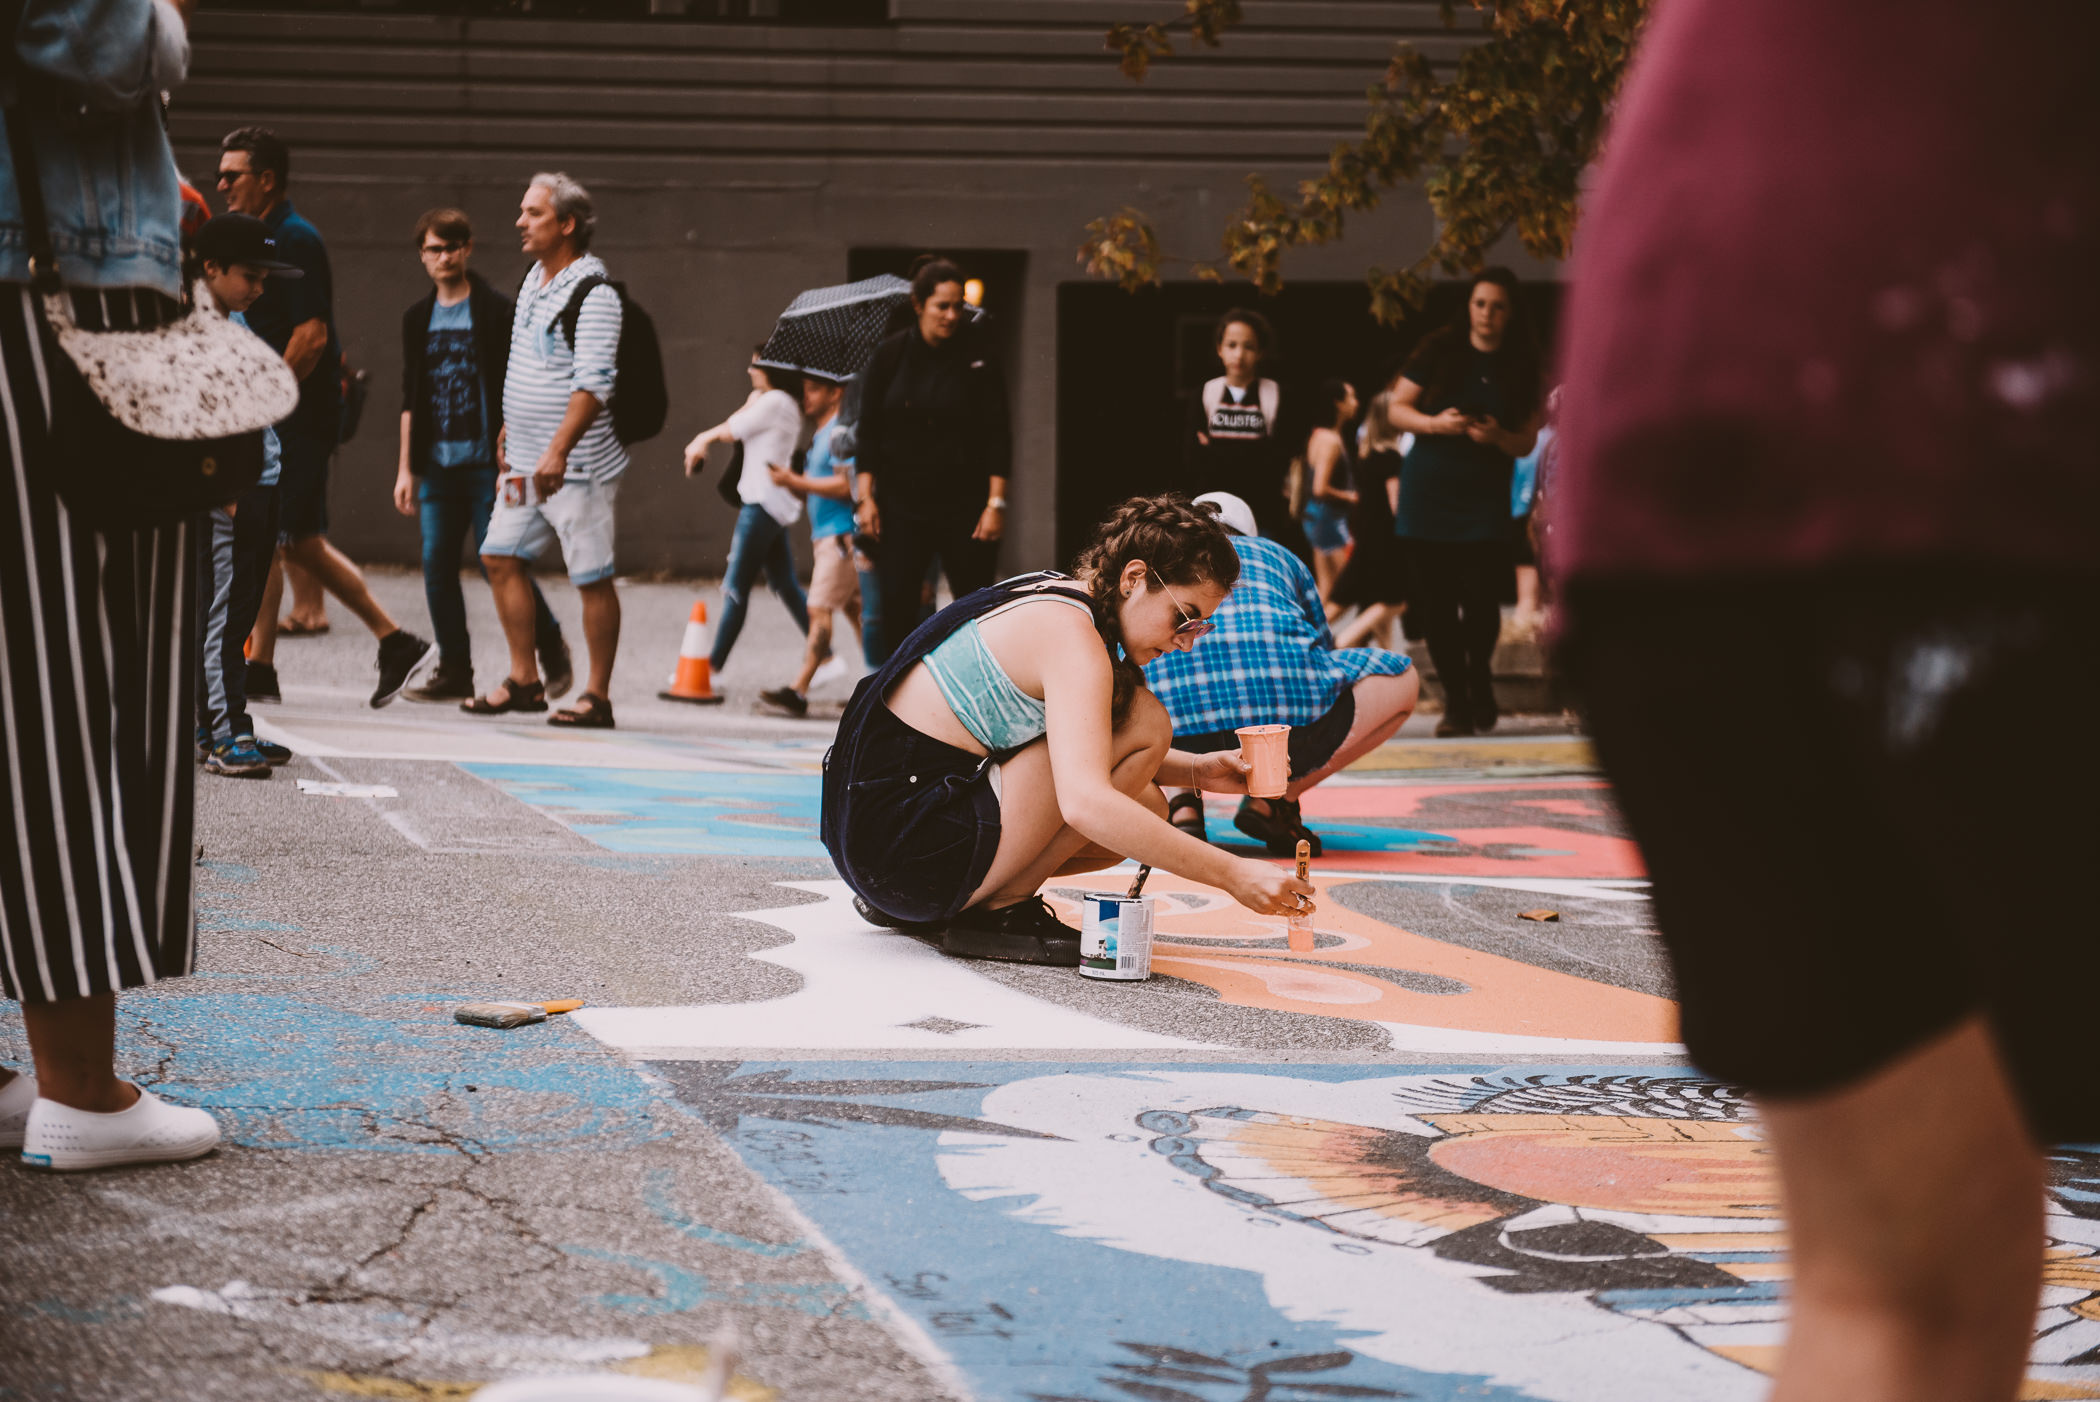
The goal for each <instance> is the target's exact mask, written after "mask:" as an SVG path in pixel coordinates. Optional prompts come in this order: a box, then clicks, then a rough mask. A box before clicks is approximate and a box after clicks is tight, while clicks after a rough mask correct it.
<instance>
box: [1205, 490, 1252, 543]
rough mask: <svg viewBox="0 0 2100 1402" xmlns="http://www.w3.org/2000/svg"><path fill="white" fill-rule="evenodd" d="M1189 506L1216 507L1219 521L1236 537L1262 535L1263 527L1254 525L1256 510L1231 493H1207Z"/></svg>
mask: <svg viewBox="0 0 2100 1402" xmlns="http://www.w3.org/2000/svg"><path fill="white" fill-rule="evenodd" d="M1189 505H1191V506H1210V507H1215V508H1216V509H1217V515H1218V520H1219V521H1220V522H1221V523H1223V525H1224V527H1225V529H1226V530H1228V531H1231V532H1232V533H1233V534H1234V535H1250V536H1251V535H1260V534H1261V527H1260V526H1257V525H1255V524H1254V508H1253V507H1251V506H1249V505H1247V503H1246V502H1244V501H1241V500H1240V499H1239V498H1238V497H1236V496H1234V495H1233V494H1232V493H1230V492H1205V493H1204V494H1203V495H1202V496H1200V497H1197V498H1196V499H1195V500H1194V501H1192V502H1190V503H1189Z"/></svg>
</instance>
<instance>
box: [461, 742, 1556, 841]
mask: <svg viewBox="0 0 2100 1402" xmlns="http://www.w3.org/2000/svg"><path fill="white" fill-rule="evenodd" d="M461 767H462V768H464V769H466V770H467V771H469V772H470V773H472V774H475V775H477V776H479V777H481V778H483V779H486V780H488V781H489V782H490V783H492V784H494V785H495V786H496V787H498V788H500V789H502V790H503V792H505V793H507V794H509V795H510V796H511V797H512V798H515V799H517V800H518V801H519V802H521V803H528V804H530V805H532V806H533V807H535V808H538V809H540V810H541V811H542V812H544V813H546V814H547V815H548V816H549V817H551V818H553V819H555V820H556V821H557V822H559V823H561V824H562V825H563V826H564V827H567V828H569V829H570V830H571V831H574V832H576V833H579V834H581V835H582V836H584V837H587V838H589V839H590V840H591V841H592V842H595V843H597V844H598V845H599V846H600V847H603V848H606V849H608V850H610V851H613V852H621V853H632V854H636V855H641V856H676V855H684V856H710V857H807V858H812V859H814V860H817V861H828V860H829V858H828V856H827V854H826V853H825V851H824V847H823V844H822V843H820V842H819V841H818V840H817V820H818V816H819V810H820V807H821V804H822V780H821V778H820V777H819V776H817V775H815V774H808V775H803V774H696V773H679V772H675V771H671V772H666V771H662V770H646V769H585V768H571V767H568V766H562V765H540V764H466V765H462V766H461ZM1319 832H1320V837H1321V839H1322V841H1323V842H1325V843H1326V847H1327V850H1328V851H1330V852H1334V853H1343V852H1387V853H1410V852H1422V853H1425V854H1428V855H1431V856H1436V855H1443V854H1446V853H1448V851H1449V850H1450V849H1451V848H1452V846H1453V845H1454V844H1455V843H1456V842H1457V841H1458V839H1456V838H1453V837H1451V836H1450V835H1448V834H1445V833H1437V832H1428V831H1425V830H1423V829H1419V828H1407V827H1398V826H1392V827H1387V826H1381V825H1377V824H1370V823H1347V822H1339V821H1331V820H1325V819H1322V820H1319ZM1211 833H1212V836H1213V837H1215V838H1216V839H1217V840H1218V842H1219V844H1220V845H1221V846H1223V847H1226V848H1227V849H1228V850H1232V851H1245V852H1246V853H1248V854H1249V855H1255V854H1259V853H1260V851H1261V848H1260V846H1259V845H1258V844H1256V843H1255V842H1253V840H1252V839H1249V838H1245V837H1243V836H1242V835H1241V834H1240V833H1238V832H1237V831H1235V830H1234V829H1233V827H1232V822H1231V819H1230V818H1229V817H1214V820H1213V821H1212V823H1211ZM1509 855H1517V856H1533V855H1557V854H1551V853H1534V852H1531V851H1530V850H1529V849H1525V850H1524V851H1521V852H1515V853H1511V854H1509Z"/></svg>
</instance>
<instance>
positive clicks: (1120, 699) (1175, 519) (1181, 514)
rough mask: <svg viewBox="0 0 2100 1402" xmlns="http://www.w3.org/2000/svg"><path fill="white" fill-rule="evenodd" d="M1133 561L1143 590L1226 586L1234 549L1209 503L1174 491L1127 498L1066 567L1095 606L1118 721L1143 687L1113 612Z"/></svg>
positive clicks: (1233, 571) (1233, 572) (1235, 575)
mask: <svg viewBox="0 0 2100 1402" xmlns="http://www.w3.org/2000/svg"><path fill="white" fill-rule="evenodd" d="M1132 560H1142V561H1143V562H1144V564H1145V570H1146V575H1147V578H1146V580H1145V588H1146V589H1147V590H1150V589H1152V588H1153V587H1154V586H1155V584H1160V583H1164V584H1201V583H1206V582H1207V583H1211V584H1215V585H1217V586H1218V587H1219V588H1221V589H1230V588H1231V587H1232V586H1233V585H1234V584H1235V583H1237V582H1238V581H1239V577H1240V556H1239V552H1238V551H1237V550H1234V549H1233V548H1232V536H1231V534H1230V533H1229V532H1228V531H1226V529H1225V527H1224V526H1223V525H1222V524H1220V522H1219V520H1218V516H1217V511H1216V509H1215V508H1214V507H1212V506H1211V505H1209V504H1208V503H1205V504H1204V505H1203V506H1200V507H1199V506H1192V505H1190V504H1189V499H1188V498H1187V497H1185V496H1183V495H1181V494H1180V493H1179V492H1169V493H1167V494H1166V495H1164V496H1156V497H1132V498H1131V499H1130V500H1128V501H1126V502H1124V503H1123V504H1122V505H1121V506H1119V507H1117V508H1116V509H1115V510H1114V511H1111V512H1110V513H1109V514H1108V519H1107V520H1105V521H1103V522H1102V523H1101V525H1100V527H1099V528H1098V529H1097V530H1096V531H1095V532H1094V539H1093V541H1092V542H1091V543H1090V544H1088V546H1087V547H1086V549H1084V550H1082V551H1080V552H1079V558H1078V559H1077V560H1076V561H1074V562H1073V566H1072V572H1073V573H1074V574H1076V575H1078V576H1080V577H1081V578H1082V579H1084V580H1085V581H1086V584H1087V593H1088V594H1089V595H1091V596H1092V598H1093V603H1094V627H1095V629H1096V630H1097V631H1098V632H1099V633H1100V634H1101V640H1102V641H1103V642H1104V643H1106V644H1108V652H1109V656H1110V658H1111V659H1112V660H1113V662H1114V666H1115V701H1114V708H1113V712H1112V714H1113V716H1114V720H1115V723H1116V724H1117V725H1121V724H1122V723H1123V722H1124V720H1125V719H1127V718H1128V717H1129V715H1130V703H1131V701H1132V700H1133V699H1135V697H1136V696H1137V693H1138V691H1139V690H1140V689H1141V688H1142V687H1143V686H1144V685H1145V672H1144V669H1143V668H1141V667H1139V666H1138V665H1137V663H1135V662H1133V661H1131V660H1130V657H1129V655H1128V653H1127V652H1126V651H1125V650H1124V647H1123V624H1122V619H1121V617H1120V615H1119V613H1118V606H1119V605H1120V604H1121V603H1122V601H1123V598H1122V594H1121V593H1120V592H1119V591H1118V589H1117V587H1116V586H1117V584H1118V582H1119V581H1120V580H1121V579H1122V577H1123V569H1124V567H1125V566H1126V565H1128V564H1129V563H1130V562H1131V561H1132Z"/></svg>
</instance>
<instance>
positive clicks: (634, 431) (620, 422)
mask: <svg viewBox="0 0 2100 1402" xmlns="http://www.w3.org/2000/svg"><path fill="white" fill-rule="evenodd" d="M597 287H610V288H611V289H612V290H613V291H614V292H617V293H618V294H619V295H620V346H619V349H618V350H616V351H614V352H613V363H614V365H615V366H616V367H617V369H616V370H615V372H614V376H613V397H612V403H611V404H610V405H609V406H608V409H609V410H610V412H611V414H612V426H613V437H615V438H617V439H619V440H620V442H621V443H623V444H629V443H640V442H642V441H643V440H645V439H649V438H654V437H656V435H657V434H659V433H662V432H663V431H664V420H665V419H667V418H669V417H670V414H671V392H670V390H669V389H668V388H666V387H665V385H664V348H663V345H662V343H660V342H659V341H658V340H657V339H656V323H655V322H654V321H651V320H650V319H649V313H647V312H645V311H643V310H642V307H641V304H640V303H639V302H637V301H635V300H634V299H633V298H632V297H629V296H628V295H627V284H626V283H624V282H614V281H613V280H612V279H611V278H609V277H600V276H598V275H597V274H596V273H593V274H592V275H591V276H589V277H587V278H585V279H583V280H582V281H581V282H579V283H577V284H576V290H575V292H573V293H571V294H570V296H569V305H567V306H566V307H563V308H562V309H561V315H560V316H558V317H556V318H555V320H556V321H557V322H559V323H560V325H561V331H562V337H563V339H564V340H566V341H568V343H569V349H570V350H572V351H573V350H575V349H576V319H577V318H578V317H580V316H582V315H583V299H584V298H586V297H588V296H590V295H591V291H592V289H593V288H597Z"/></svg>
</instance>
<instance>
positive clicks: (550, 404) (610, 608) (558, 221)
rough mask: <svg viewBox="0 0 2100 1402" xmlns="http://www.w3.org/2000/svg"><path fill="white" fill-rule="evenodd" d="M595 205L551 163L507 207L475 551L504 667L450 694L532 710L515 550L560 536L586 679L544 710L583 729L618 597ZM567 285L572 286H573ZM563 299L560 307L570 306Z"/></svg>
mask: <svg viewBox="0 0 2100 1402" xmlns="http://www.w3.org/2000/svg"><path fill="white" fill-rule="evenodd" d="M596 220H597V216H596V214H595V212H594V211H593V209H592V206H591V197H590V195H589V193H588V192H587V191H585V189H584V188H583V186H581V185H579V184H578V183H577V182H576V181H574V180H572V179H570V178H569V177H568V176H566V175H563V174H559V173H549V174H542V175H535V176H533V177H532V182H531V185H530V186H529V187H528V188H527V189H526V191H525V198H524V199H523V200H522V201H520V203H519V209H518V221H517V224H518V232H519V235H520V240H519V241H520V243H521V245H522V246H523V249H524V251H525V253H526V254H527V255H529V256H530V257H532V258H533V259H534V260H535V262H534V266H533V268H532V270H531V271H530V272H528V273H527V274H526V275H525V281H524V283H523V285H522V286H520V287H519V289H518V301H517V312H516V315H515V317H514V319H513V320H512V322H511V333H510V365H509V370H508V372H507V373H506V375H505V377H504V381H503V430H502V432H501V434H499V435H498V438H497V442H496V455H497V460H498V465H499V466H500V467H501V468H502V476H501V478H500V479H499V483H498V489H497V494H496V507H495V511H494V513H493V514H492V515H491V517H490V518H489V529H488V535H487V536H486V537H485V538H484V539H483V540H482V543H481V559H482V563H483V564H484V565H485V566H486V567H487V569H488V576H489V587H490V589H491V590H492V591H493V592H494V594H495V598H496V612H497V614H498V615H499V616H500V617H501V618H502V620H503V634H504V638H505V640H506V641H507V642H508V643H509V644H510V673H509V675H508V676H507V677H506V678H505V679H504V681H503V684H502V685H501V686H499V687H497V688H496V689H495V690H494V691H492V692H490V693H489V694H488V695H486V696H477V697H475V698H473V699H472V700H469V701H463V702H461V703H460V707H461V709H462V710H465V711H468V712H470V713H471V714H474V715H501V714H503V713H505V712H508V711H544V710H546V709H547V699H546V694H545V689H544V687H543V685H542V683H541V681H540V674H539V664H538V660H537V658H536V656H535V654H534V648H535V640H534V629H533V606H532V581H531V577H530V575H529V574H528V573H527V570H528V568H529V566H528V563H527V562H528V560H530V559H531V558H532V557H534V556H536V555H538V554H539V553H540V552H542V551H543V550H545V549H546V547H547V545H548V544H550V543H551V542H554V541H559V542H560V544H561V551H562V558H563V559H564V561H565V562H566V563H567V564H568V568H569V581H570V582H571V583H572V584H574V585H575V586H576V589H577V592H578V594H580V595H581V596H582V599H583V636H584V641H585V644H586V646H588V648H589V649H590V681H589V683H588V685H587V686H586V687H585V688H584V690H583V692H582V694H581V695H579V696H578V697H577V698H576V703H575V705H573V706H571V707H569V708H568V709H566V710H562V711H557V712H556V713H555V714H554V715H553V716H551V717H550V718H549V720H550V722H551V723H552V724H555V725H568V726H582V727H589V728H593V729H603V728H607V727H610V726H611V725H612V723H613V713H612V702H611V700H610V699H609V697H610V693H611V689H612V668H613V653H614V651H615V649H616V648H617V647H618V646H619V642H620V600H619V596H618V594H616V593H615V592H614V590H613V502H614V499H615V498H616V496H617V495H618V491H619V485H620V474H621V473H623V472H624V471H626V469H627V450H626V449H625V448H624V447H622V446H621V445H620V440H619V439H618V438H617V437H616V436H615V435H614V433H613V424H612V415H611V414H610V413H609V412H608V406H609V405H610V404H611V403H612V396H613V381H614V378H615V375H616V373H617V360H618V355H617V353H618V350H619V344H620V320H621V304H620V294H619V293H618V291H617V290H615V289H614V288H613V287H612V286H611V285H609V284H608V283H607V281H606V271H605V264H604V263H603V262H601V261H599V259H598V258H597V257H595V256H594V255H592V254H591V253H589V252H588V251H587V250H588V249H589V247H590V242H591V233H592V229H593V226H594V225H595V223H596ZM579 294H580V295H579ZM572 306H573V310H572Z"/></svg>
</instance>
